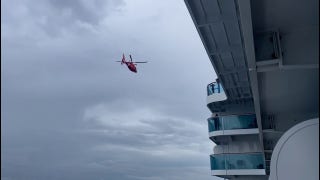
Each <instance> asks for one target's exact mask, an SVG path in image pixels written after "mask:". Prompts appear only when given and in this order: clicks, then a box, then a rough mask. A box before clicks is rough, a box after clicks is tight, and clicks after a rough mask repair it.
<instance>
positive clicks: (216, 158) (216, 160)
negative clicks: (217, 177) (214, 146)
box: [210, 155, 226, 170]
mask: <svg viewBox="0 0 320 180" xmlns="http://www.w3.org/2000/svg"><path fill="white" fill-rule="evenodd" d="M210 164H211V170H225V169H226V166H225V155H211V156H210Z"/></svg>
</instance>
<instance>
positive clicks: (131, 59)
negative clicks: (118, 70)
mask: <svg viewBox="0 0 320 180" xmlns="http://www.w3.org/2000/svg"><path fill="white" fill-rule="evenodd" d="M129 56H130V59H131V62H132V57H131V54H130V55H129Z"/></svg>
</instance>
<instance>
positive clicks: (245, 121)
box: [221, 114, 258, 130]
mask: <svg viewBox="0 0 320 180" xmlns="http://www.w3.org/2000/svg"><path fill="white" fill-rule="evenodd" d="M221 118H222V121H223V124H224V129H225V130H232V129H253V128H258V125H257V120H256V115H255V114H252V115H238V116H223V117H221Z"/></svg>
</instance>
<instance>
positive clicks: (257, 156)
mask: <svg viewBox="0 0 320 180" xmlns="http://www.w3.org/2000/svg"><path fill="white" fill-rule="evenodd" d="M210 164H211V170H237V169H250V170H251V169H265V164H264V161H263V154H262V153H251V154H212V155H210Z"/></svg>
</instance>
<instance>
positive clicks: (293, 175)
mask: <svg viewBox="0 0 320 180" xmlns="http://www.w3.org/2000/svg"><path fill="white" fill-rule="evenodd" d="M270 170H271V172H270V177H269V180H287V179H290V180H301V179H308V180H318V179H319V118H316V119H311V120H308V121H304V122H301V123H299V124H297V125H295V126H293V127H292V128H291V129H289V130H288V131H287V132H286V133H285V134H284V135H283V136H282V137H281V138H280V139H279V141H278V143H277V145H276V146H275V149H274V151H273V154H272V157H271V167H270Z"/></svg>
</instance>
